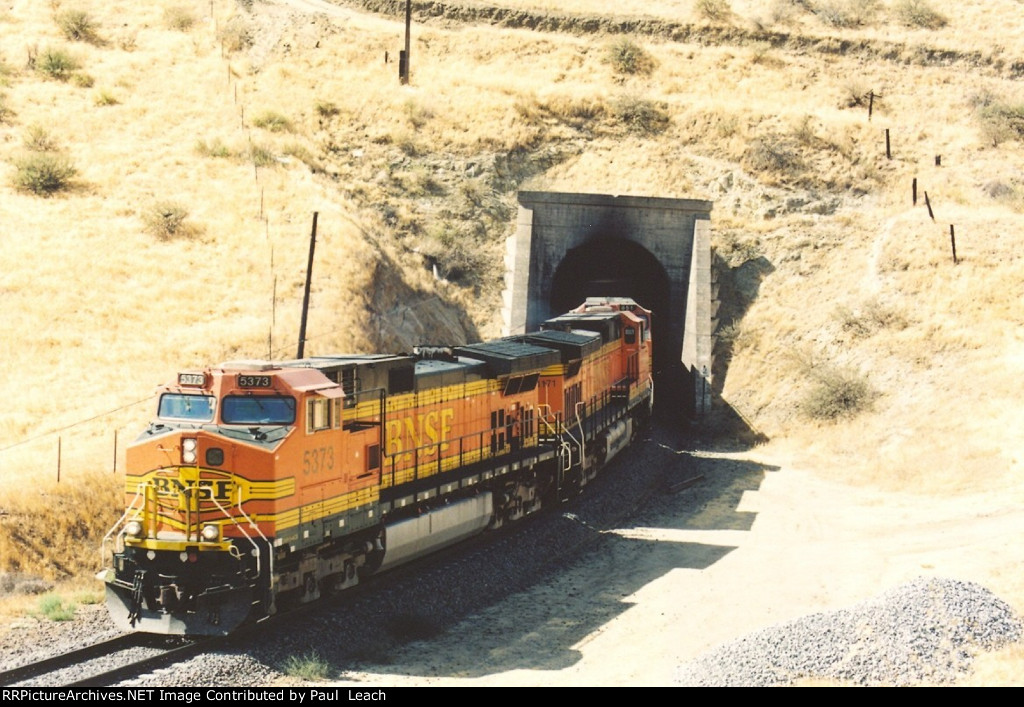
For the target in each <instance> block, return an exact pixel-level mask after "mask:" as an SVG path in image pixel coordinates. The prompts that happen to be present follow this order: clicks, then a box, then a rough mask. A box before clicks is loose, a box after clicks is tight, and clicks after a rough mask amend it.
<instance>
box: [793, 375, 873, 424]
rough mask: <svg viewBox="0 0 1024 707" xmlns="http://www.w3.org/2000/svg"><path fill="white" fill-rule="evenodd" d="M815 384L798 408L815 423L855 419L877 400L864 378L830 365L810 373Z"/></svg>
mask: <svg viewBox="0 0 1024 707" xmlns="http://www.w3.org/2000/svg"><path fill="white" fill-rule="evenodd" d="M810 373H811V375H812V377H813V378H814V385H813V386H812V387H811V390H810V391H809V392H808V393H807V395H806V396H805V397H804V399H803V403H802V405H801V409H802V410H803V412H804V414H806V415H807V416H808V417H810V418H812V419H815V420H824V421H835V420H840V419H844V418H850V417H855V416H856V415H857V414H859V413H861V412H864V411H865V410H867V409H869V408H870V407H871V404H872V403H873V402H874V401H875V399H876V398H877V397H878V394H877V392H876V391H875V390H874V389H873V388H872V387H871V384H870V383H869V382H868V379H867V377H866V376H865V375H863V374H861V373H859V372H857V371H854V370H852V369H845V368H838V367H835V366H831V365H826V366H818V367H815V368H814V369H812V370H811V371H810Z"/></svg>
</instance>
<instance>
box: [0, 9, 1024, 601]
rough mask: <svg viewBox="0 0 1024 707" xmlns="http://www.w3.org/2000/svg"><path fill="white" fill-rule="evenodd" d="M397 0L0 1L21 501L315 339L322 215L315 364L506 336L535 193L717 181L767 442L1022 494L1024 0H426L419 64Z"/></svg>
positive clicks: (6, 475) (953, 489) (724, 272)
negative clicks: (312, 245)
mask: <svg viewBox="0 0 1024 707" xmlns="http://www.w3.org/2000/svg"><path fill="white" fill-rule="evenodd" d="M399 5H400V3H397V2H384V1H383V0H382V1H379V2H378V1H377V0H351V1H350V2H337V3H329V2H326V1H325V0H266V1H261V0H238V1H237V2H236V1H235V0H213V2H189V1H181V0H178V1H174V0H155V2H152V3H147V4H145V5H139V4H138V3H130V2H125V1H121V0H113V1H112V2H106V3H99V2H94V1H92V0H88V1H87V0H81V1H79V2H76V3H72V2H69V1H65V2H54V3H32V2H29V1H28V0H9V1H8V2H6V3H4V4H2V5H0V37H2V42H0V223H2V224H3V229H2V232H0V237H2V238H3V239H4V248H3V251H2V254H0V298H2V312H3V313H2V314H0V341H2V342H3V352H2V353H3V361H4V375H3V378H2V380H0V397H2V399H4V400H5V401H6V404H5V405H4V406H3V409H2V411H0V476H2V478H3V479H4V487H5V488H4V491H5V492H7V494H8V495H7V497H6V498H5V497H4V495H3V493H4V492H0V508H5V509H6V510H5V513H7V514H8V515H11V514H13V515H15V516H17V514H18V513H19V512H21V511H20V510H19V509H20V508H22V507H21V506H17V505H16V504H17V503H23V502H25V501H24V498H19V499H16V498H15V496H17V495H18V494H16V493H11V491H10V489H16V488H21V487H22V484H23V483H25V482H26V481H27V480H28V479H34V480H35V482H36V483H39V482H42V481H46V480H51V479H54V478H55V475H56V470H57V455H58V450H60V455H61V457H60V459H61V461H60V469H61V475H62V477H61V478H62V482H63V483H67V481H68V480H69V479H70V480H74V479H75V478H76V477H77V478H82V477H83V476H84V475H86V474H87V473H89V472H104V473H106V474H108V475H109V472H110V471H111V466H112V459H113V460H117V459H120V461H117V464H118V466H120V465H121V464H123V444H124V440H125V439H130V438H131V436H132V435H133V434H134V433H135V431H136V430H137V429H139V428H140V426H141V425H142V424H143V422H144V421H145V419H146V418H147V416H148V414H149V405H150V403H151V399H150V396H151V394H152V390H153V387H154V386H155V385H156V384H157V383H158V382H160V381H161V380H164V379H166V378H168V377H169V376H171V375H173V373H174V372H175V371H176V370H178V369H181V368H187V367H192V366H198V365H202V364H205V363H209V362H212V361H220V360H226V359H233V358H265V357H268V356H277V357H286V356H291V355H293V353H294V348H295V345H296V341H295V340H296V337H297V331H298V317H299V308H300V304H301V299H302V286H303V280H304V277H305V267H306V257H307V252H308V251H307V249H308V238H309V232H310V226H311V222H312V214H313V212H318V213H319V218H318V249H317V255H316V264H315V269H314V292H313V300H312V310H311V314H310V325H309V331H310V341H309V342H308V344H307V350H306V351H307V353H314V354H315V353H318V352H326V351H337V350H351V351H371V350H379V349H407V348H408V347H410V346H411V345H413V344H415V343H417V342H419V341H421V340H423V339H424V338H425V337H429V338H433V339H437V338H439V337H443V338H446V339H450V340H453V339H466V340H472V339H477V338H483V337H487V336H492V335H495V334H497V332H498V331H499V328H500V322H499V321H498V318H497V316H498V315H497V313H498V311H499V308H500V302H501V288H502V279H501V278H502V261H501V258H502V254H503V252H504V245H503V242H504V239H505V237H506V236H508V235H509V234H511V232H512V229H513V226H514V218H515V213H516V211H515V210H516V201H515V195H516V192H517V191H518V190H521V189H532V190H537V189H551V190H561V191H580V192H595V193H612V194H633V195H641V196H664V197H679V198H698V199H708V200H712V201H714V203H715V207H714V211H713V214H712V228H713V246H714V248H715V251H716V268H717V270H718V275H719V279H720V282H721V292H722V298H723V305H722V311H721V315H720V316H721V322H720V327H721V328H720V337H719V345H718V349H717V356H718V358H717V366H718V368H717V371H716V376H717V377H716V381H717V385H718V388H719V390H718V391H717V392H718V393H719V400H720V405H719V413H718V415H717V416H716V417H715V420H716V421H726V420H732V419H734V418H736V417H740V418H742V419H743V420H745V423H746V424H745V426H746V427H749V428H750V429H752V430H754V431H756V432H757V433H759V434H760V435H761V436H762V437H763V438H764V439H767V440H768V441H767V442H766V443H765V444H763V445H762V446H761V447H760V448H759V449H758V454H759V455H761V456H762V457H765V456H767V457H769V458H771V457H774V458H777V459H786V460H791V461H793V462H794V463H796V464H798V465H799V466H801V467H802V468H806V469H813V470H814V474H816V475H817V476H819V477H821V478H824V479H827V480H829V481H841V482H843V483H848V484H851V485H858V486H863V487H865V488H867V489H870V490H871V491H878V492H889V491H892V492H898V493H901V494H905V493H911V494H921V495H922V496H931V497H936V496H937V497H942V498H951V497H952V498H955V497H957V496H963V497H964V498H965V499H968V498H969V499H977V498H978V497H979V495H981V494H985V495H988V494H991V495H992V496H993V497H998V498H1000V499H1001V500H1002V502H1003V503H1006V504H1018V505H1019V501H1021V500H1022V497H1024V483H1022V480H1021V478H1022V468H1021V461H1022V460H1021V450H1022V449H1024V422H1022V421H1021V418H1020V415H1019V414H1018V412H1019V408H1020V402H1019V401H1020V400H1021V399H1024V382H1022V381H1024V376H1022V375H1021V373H1022V372H1024V334H1022V332H1024V328H1022V324H1024V309H1022V308H1021V306H1020V295H1021V283H1022V282H1024V264H1022V260H1021V258H1020V255H1019V254H1020V252H1021V245H1022V241H1024V90H1022V89H1021V84H1020V79H1021V78H1022V77H1024V24H1022V23H1021V22H1019V18H1020V17H1021V14H1022V12H1024V4H1022V2H1021V1H1020V0H993V1H992V2H980V1H979V2H967V3H961V4H960V5H956V6H939V5H938V4H937V3H935V4H929V3H926V2H921V1H915V0H889V1H887V2H882V1H878V0H823V1H821V2H804V1H802V0H790V1H787V0H776V2H772V3H755V2H752V1H750V2H741V1H740V0H734V1H733V2H726V0H693V1H691V0H665V1H664V2H652V3H641V2H639V1H638V0H626V1H624V2H617V3H604V2H584V1H583V0H574V1H570V2H559V3H551V2H544V1H543V0H537V1H535V2H529V1H527V0H523V1H519V0H499V1H497V2H489V3H482V2H481V3H477V2H461V3H441V2H431V3H414V7H415V13H414V32H413V48H412V63H411V67H412V82H411V84H410V85H409V86H400V85H399V83H398V78H397V74H398V67H397V54H398V50H399V49H400V48H401V46H402V33H403V26H402V23H401V21H400V17H399V13H398V10H399ZM401 5H404V3H402V4H401ZM932 8H934V10H933V9H932ZM929 11H930V12H929ZM76 13H77V14H76ZM83 16H84V17H83ZM994 37H995V38H997V39H996V40H993V38H994ZM869 107H870V114H869ZM887 135H888V139H889V149H888V154H887V147H886V136H887ZM40 160H43V163H46V160H49V164H50V165H51V166H53V165H56V166H58V167H61V166H63V167H65V168H66V167H69V166H70V167H71V168H72V169H71V170H66V169H65V171H64V174H65V176H66V179H65V180H63V181H62V182H61V183H60V185H59V187H58V188H56V189H54V190H52V192H46V191H45V189H44V190H43V192H42V193H39V190H37V191H35V192H34V191H32V188H33V187H32V186H31V185H32V184H33V182H31V181H30V182H28V183H27V184H28V185H27V186H26V181H25V180H26V178H27V177H31V174H32V172H31V169H29V167H30V166H31V165H33V164H35V165H39V164H40ZM34 184H36V185H37V186H38V181H37V182H34ZM914 184H916V188H917V200H916V203H915V202H914V200H913V193H914V192H913V185H914ZM951 227H952V228H953V229H954V234H955V244H956V262H954V258H953V253H952V247H951V246H952V243H951V230H950V229H951ZM115 430H116V431H118V432H119V433H120V442H118V444H119V446H118V448H117V451H116V452H112V445H113V443H114V442H113V436H114V434H115ZM736 431H737V430H736V428H732V427H730V428H726V429H723V428H721V427H719V428H716V429H715V430H713V435H712V436H714V437H715V439H714V443H715V444H716V445H718V446H735V447H739V446H740V443H741V442H744V441H746V440H747V439H748V437H747V436H745V435H743V436H741V435H739V434H736ZM110 476H111V478H112V476H113V475H110ZM39 485H40V486H45V485H44V484H41V483H39ZM111 513H112V514H113V513H114V511H113V510H112V511H111ZM94 520H95V519H94ZM0 527H2V525H0ZM0 547H5V548H11V547H17V546H16V545H0ZM13 552H15V551H12V550H9V551H8V554H7V556H6V557H5V558H3V562H4V563H3V565H2V566H0V571H5V570H12V569H18V570H20V571H30V572H36V573H41V574H48V575H49V578H50V579H55V578H60V577H61V575H62V573H61V572H59V571H54V570H53V568H52V567H48V566H47V565H46V564H45V563H33V562H32V561H31V558H27V557H22V558H14V559H16V560H17V561H13V562H12V557H13V555H12V553H13ZM65 574H66V573H65ZM1000 589H1001V590H1002V591H1003V596H1004V598H1006V599H1007V600H1008V601H1010V602H1011V603H1012V604H1014V606H1015V607H1016V608H1017V609H1018V610H1022V611H1024V578H1007V581H1006V582H1005V585H1004V586H1003V587H1001V588H1000ZM1008 594H1009V595H1008Z"/></svg>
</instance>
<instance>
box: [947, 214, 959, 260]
mask: <svg viewBox="0 0 1024 707" xmlns="http://www.w3.org/2000/svg"><path fill="white" fill-rule="evenodd" d="M949 245H950V246H952V248H953V265H956V264H958V263H959V261H958V260H957V259H956V232H954V230H953V224H949Z"/></svg>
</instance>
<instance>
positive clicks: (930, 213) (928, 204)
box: [924, 192, 935, 221]
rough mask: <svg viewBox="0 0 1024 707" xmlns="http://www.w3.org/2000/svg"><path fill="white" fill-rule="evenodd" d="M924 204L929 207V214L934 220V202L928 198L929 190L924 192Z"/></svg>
mask: <svg viewBox="0 0 1024 707" xmlns="http://www.w3.org/2000/svg"><path fill="white" fill-rule="evenodd" d="M924 205H925V206H927V207H928V216H930V217H931V219H932V221H934V220H935V214H933V213H932V202H931V201H930V200H929V199H928V192H925V193H924Z"/></svg>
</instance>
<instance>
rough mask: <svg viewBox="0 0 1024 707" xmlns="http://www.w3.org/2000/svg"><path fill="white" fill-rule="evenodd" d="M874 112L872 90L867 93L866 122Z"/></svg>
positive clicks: (873, 94) (873, 92) (873, 93)
mask: <svg viewBox="0 0 1024 707" xmlns="http://www.w3.org/2000/svg"><path fill="white" fill-rule="evenodd" d="M874 110H875V91H874V89H872V90H871V91H870V92H869V93H868V120H871V114H872V113H873V112H874Z"/></svg>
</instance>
